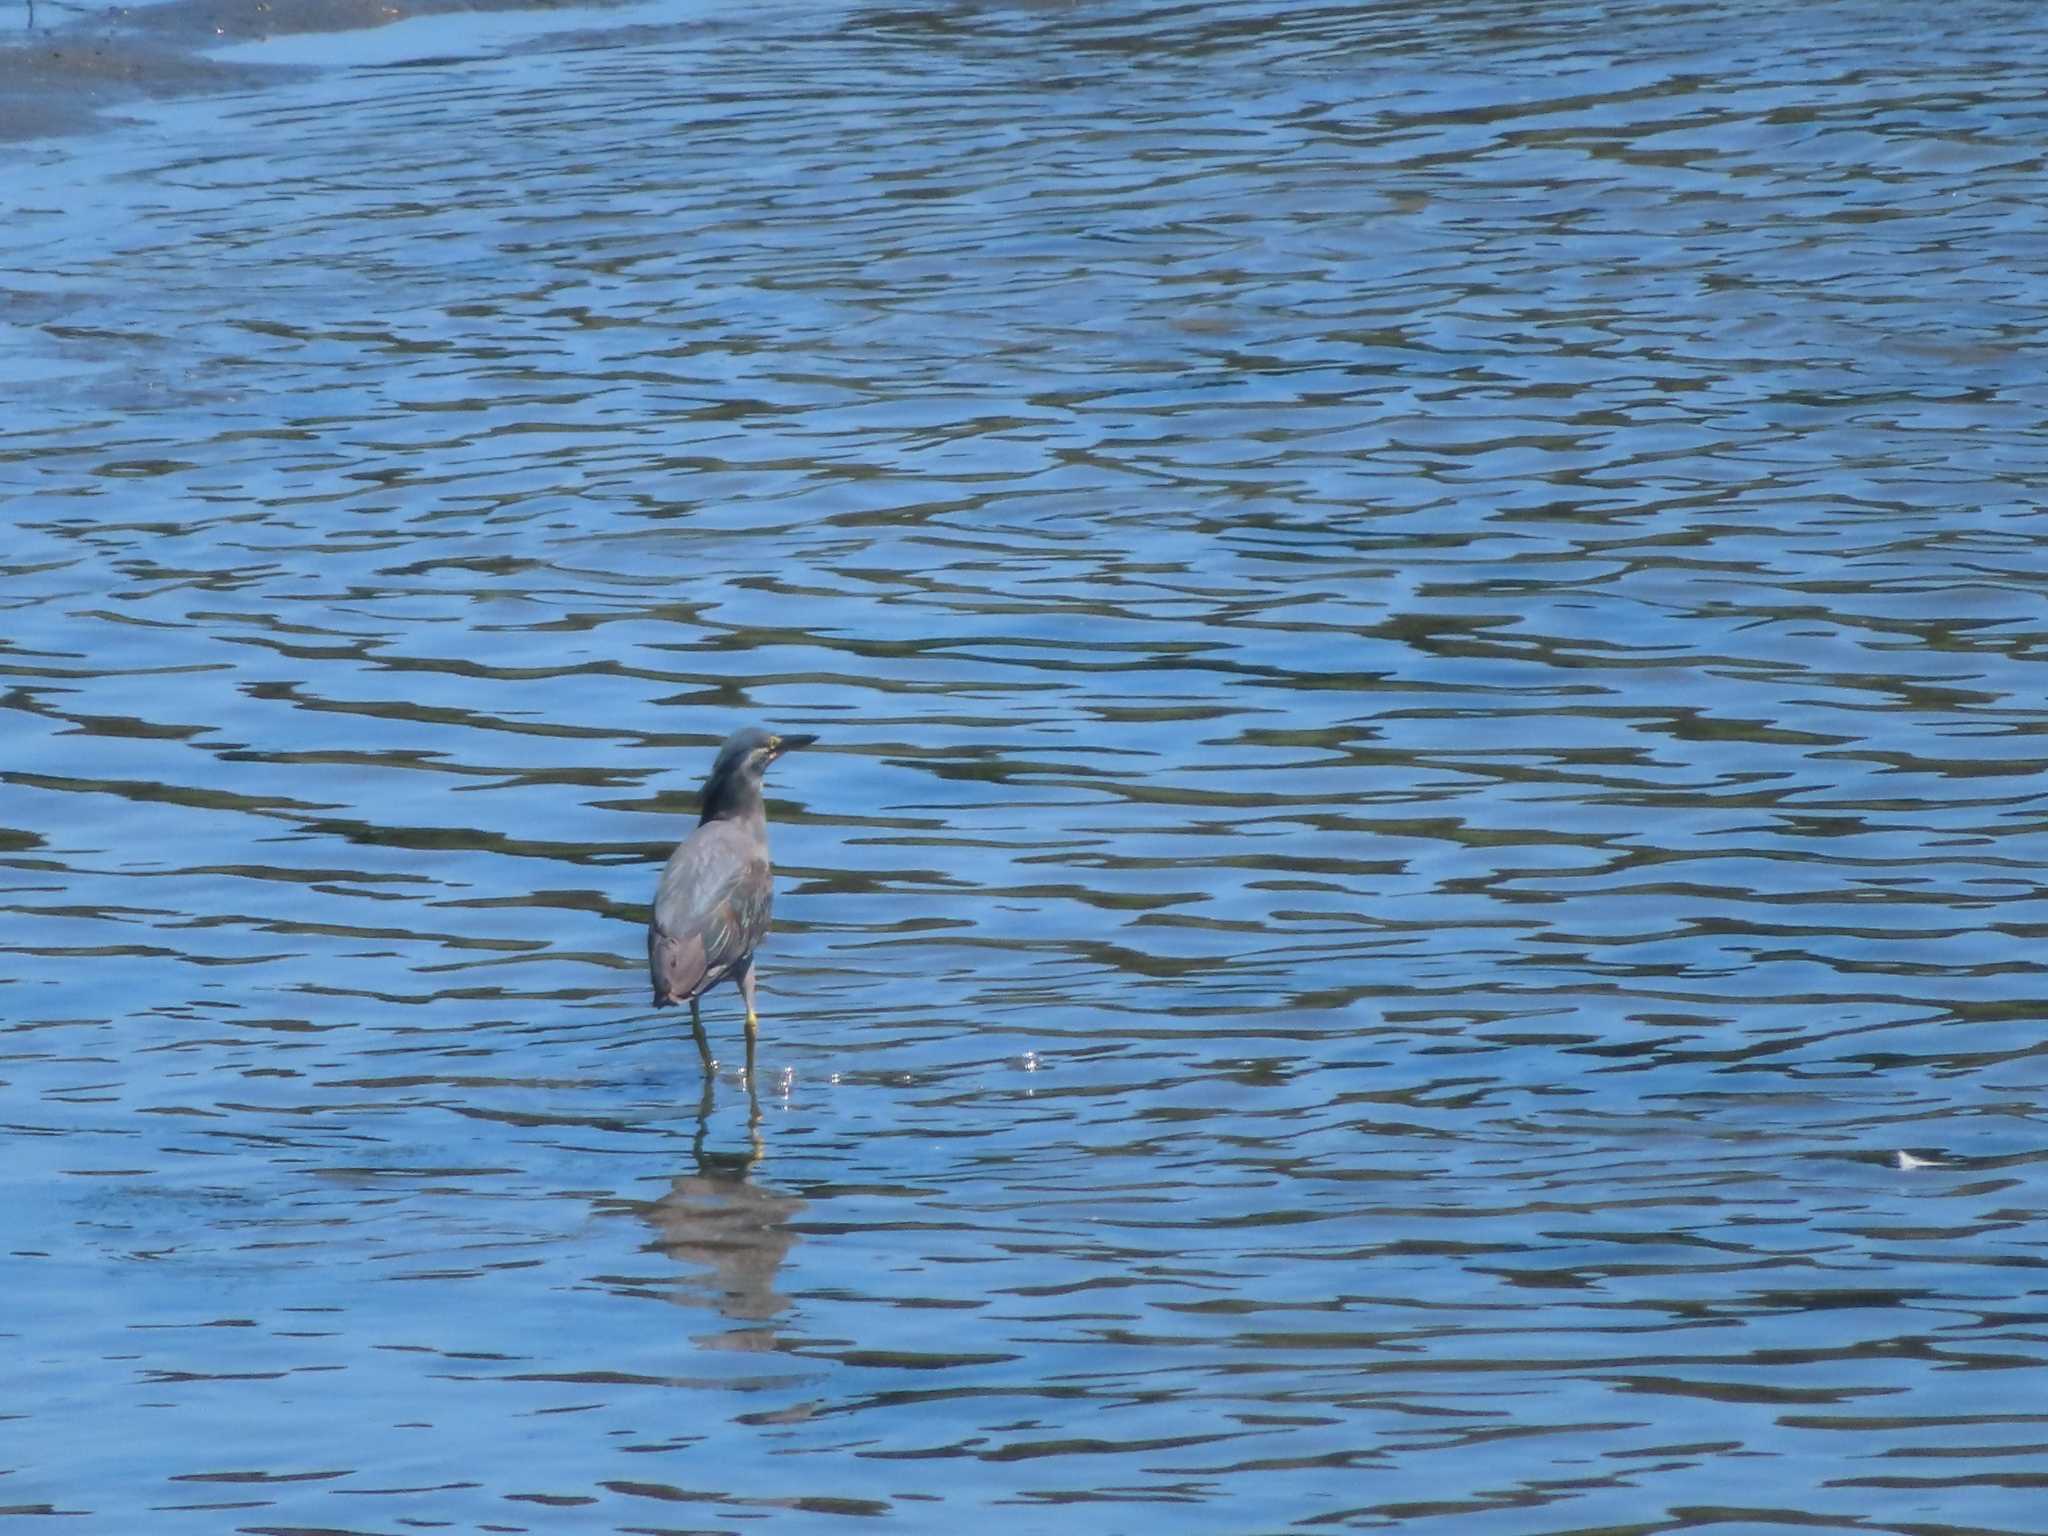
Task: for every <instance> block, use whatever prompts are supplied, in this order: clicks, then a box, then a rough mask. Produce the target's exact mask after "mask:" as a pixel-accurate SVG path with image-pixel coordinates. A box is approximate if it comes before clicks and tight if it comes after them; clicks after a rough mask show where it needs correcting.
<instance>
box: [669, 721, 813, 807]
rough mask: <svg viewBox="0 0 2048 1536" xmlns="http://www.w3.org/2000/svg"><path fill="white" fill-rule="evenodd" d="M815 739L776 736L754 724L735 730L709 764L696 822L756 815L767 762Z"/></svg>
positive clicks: (759, 804)
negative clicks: (700, 807)
mask: <svg viewBox="0 0 2048 1536" xmlns="http://www.w3.org/2000/svg"><path fill="white" fill-rule="evenodd" d="M817 739H818V738H817V737H815V736H806V735H777V734H776V733H775V732H773V731H764V730H762V729H761V728H760V727H759V726H758V725H750V726H748V727H747V728H746V729H745V730H741V731H735V732H733V734H732V735H731V736H729V737H727V738H726V743H725V745H724V746H722V747H720V748H719V749H718V758H717V760H716V761H715V762H713V763H712V765H711V777H710V778H708V779H706V780H705V781H704V811H703V814H702V816H700V817H699V818H698V819H699V821H715V820H717V819H718V818H719V817H721V816H744V815H748V814H750V813H754V814H758V813H759V811H760V809H761V777H762V775H763V774H765V773H767V771H768V765H769V764H770V763H772V762H774V761H775V760H776V759H777V758H778V757H780V756H782V755H783V753H785V752H793V751H795V750H796V749H797V748H798V747H807V746H809V745H810V744H811V743H812V742H814V741H816V740H817Z"/></svg>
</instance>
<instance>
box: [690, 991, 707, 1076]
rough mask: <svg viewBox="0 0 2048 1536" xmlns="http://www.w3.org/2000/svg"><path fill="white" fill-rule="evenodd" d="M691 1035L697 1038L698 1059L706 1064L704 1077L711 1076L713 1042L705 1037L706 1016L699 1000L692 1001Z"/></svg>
mask: <svg viewBox="0 0 2048 1536" xmlns="http://www.w3.org/2000/svg"><path fill="white" fill-rule="evenodd" d="M690 1033H691V1034H693V1035H695V1036H696V1037H697V1057H698V1059H699V1060H700V1061H702V1062H703V1063H704V1076H705V1077H706V1078H709V1077H710V1076H711V1042H710V1041H709V1040H707V1039H706V1038H705V1037H704V1015H703V1013H702V1012H701V1011H700V1010H699V1009H698V1007H697V999H695V998H694V997H693V998H691V999H690Z"/></svg>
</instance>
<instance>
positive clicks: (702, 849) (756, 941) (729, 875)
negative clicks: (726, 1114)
mask: <svg viewBox="0 0 2048 1536" xmlns="http://www.w3.org/2000/svg"><path fill="white" fill-rule="evenodd" d="M817 739H818V738H817V737H815V736H775V735H771V734H770V733H768V732H767V731H764V730H760V729H758V728H757V727H752V726H750V727H748V728H747V729H746V730H743V731H739V732H737V733H735V734H734V735H733V737H732V738H731V739H730V740H728V741H727V742H726V744H725V745H724V746H723V747H721V748H719V752H718V758H717V761H716V762H714V763H713V764H712V765H711V776H710V777H709V778H707V779H706V780H705V781H704V804H703V810H702V813H701V814H700V816H699V817H698V821H697V830H696V831H694V832H692V833H691V834H690V835H689V837H687V838H686V839H684V841H683V842H682V843H681V844H680V845H679V846H678V847H677V848H676V851H675V852H674V853H672V854H670V855H669V859H668V864H667V865H666V867H664V868H663V870H662V872H661V883H660V884H659V885H658V886H656V887H655V891H654V912H653V915H652V918H651V919H650V921H649V922H648V924H647V974H648V979H649V981H650V982H651V983H652V984H653V987H654V1005H655V1007H657V1008H663V1007H667V1006H668V1005H669V1004H671V1003H685V1002H686V1003H688V1004H689V1005H690V1028H691V1030H692V1032H693V1033H694V1034H695V1035H696V1038H697V1051H698V1054H699V1055H700V1056H701V1057H702V1058H703V1061H704V1065H705V1068H706V1070H707V1071H708V1070H709V1069H710V1066H711V1046H710V1043H709V1042H708V1041H707V1040H706V1039H705V1036H704V1023H703V1019H702V1018H701V1016H700V1015H699V1013H698V1008H697V999H698V998H700V997H702V996H703V995H704V994H705V993H706V992H708V991H710V990H711V988H713V987H715V986H717V985H718V984H719V983H720V982H721V981H724V980H726V979H727V978H728V977H730V978H731V979H732V980H733V981H734V982H735V983H737V984H738V986H739V989H740V994H741V996H742V997H744V998H745V999H746V1004H747V1070H748V1072H749V1074H751V1073H752V1071H753V1068H754V1039H755V1032H756V1029H757V1027H758V1021H757V1019H756V1016H755V1013H754V951H755V949H757V948H758V947H759V946H760V943H761V941H762V940H763V939H765V938H766V937H767V936H768V925H769V920H770V917H771V914H772V912H773V909H774V904H775V879H774V871H773V870H772V869H771V867H770V866H769V863H768V812H767V807H766V806H765V805H764V804H763V802H762V799H761V776H762V774H764V773H765V772H766V771H767V769H768V765H769V764H770V763H772V762H774V761H775V760H776V759H777V758H778V757H780V756H782V754H783V753H785V752H788V751H790V750H792V749H794V748H796V747H803V746H809V745H810V744H811V743H812V742H814V741H816V740H817Z"/></svg>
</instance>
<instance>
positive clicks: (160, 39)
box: [0, 0, 590, 143]
mask: <svg viewBox="0 0 2048 1536" xmlns="http://www.w3.org/2000/svg"><path fill="white" fill-rule="evenodd" d="M589 8H590V7H589V6H588V5H587V4H562V3H557V0H503V3H489V0H167V3H165V4H162V5H151V6H105V7H98V8H92V9H80V8H77V7H60V6H55V5H52V4H50V3H49V0H39V3H37V4H35V5H27V4H23V5H19V6H17V7H16V8H15V9H14V12H13V17H12V20H13V22H14V23H15V25H14V26H13V27H12V28H0V142H17V143H18V142H21V141H24V140H33V139H40V138H47V137H51V136H54V135H61V134H73V133H82V132H89V131H92V130H94V129H96V128H101V127H106V126H108V125H110V124H112V123H116V122H119V121H121V119H122V115H123V111H124V109H126V108H130V107H134V106H136V105H139V104H141V103H145V102H152V101H168V100H174V99H177V98H180V97H190V96H205V95H221V94H228V93H232V92H238V91H248V90H255V89H259V88H261V87H262V86H264V85H266V84H270V83H273V82H276V81H279V80H284V79H290V78H294V77H295V76H298V75H300V74H303V73H304V66H302V65H296V64H295V65H261V64H248V63H242V62H235V63H229V62H226V61H224V60H221V59H217V58H213V57H211V56H209V54H208V52H207V50H209V49H213V48H219V47H222V46H224V45H228V44H237V43H251V42H260V41H261V40H263V39H265V38H269V37H280V36H294V35H300V34H308V33H341V32H352V31H363V30H367V29H369V28H372V27H384V26H389V25H391V24H392V23H393V22H399V21H404V20H407V19H408V18H410V17H415V16H432V15H447V14H450V13H454V12H463V11H475V12H484V11H491V12H497V11H549V10H586V9H589Z"/></svg>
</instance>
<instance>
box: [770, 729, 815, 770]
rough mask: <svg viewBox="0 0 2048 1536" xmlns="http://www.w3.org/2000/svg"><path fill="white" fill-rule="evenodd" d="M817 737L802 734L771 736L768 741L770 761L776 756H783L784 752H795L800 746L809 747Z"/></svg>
mask: <svg viewBox="0 0 2048 1536" xmlns="http://www.w3.org/2000/svg"><path fill="white" fill-rule="evenodd" d="M817 739H818V738H817V737H815V736H805V735H801V734H799V735H795V736H775V737H771V738H770V739H769V742H768V761H769V762H771V763H772V762H774V761H775V759H776V758H778V757H780V756H782V754H783V753H785V752H794V751H795V750H796V749H797V748H798V747H808V746H809V745H810V744H811V743H812V742H814V741H816V740H817Z"/></svg>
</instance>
